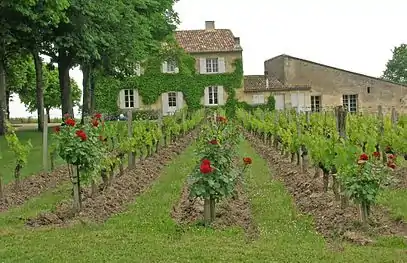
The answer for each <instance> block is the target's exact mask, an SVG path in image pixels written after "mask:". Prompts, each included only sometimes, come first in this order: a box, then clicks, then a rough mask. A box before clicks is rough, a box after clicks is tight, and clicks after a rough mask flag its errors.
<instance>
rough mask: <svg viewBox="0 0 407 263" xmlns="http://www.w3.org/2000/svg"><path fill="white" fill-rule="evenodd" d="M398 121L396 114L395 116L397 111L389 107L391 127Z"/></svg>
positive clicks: (395, 125)
mask: <svg viewBox="0 0 407 263" xmlns="http://www.w3.org/2000/svg"><path fill="white" fill-rule="evenodd" d="M397 123H398V116H397V111H396V108H395V107H392V108H391V124H392V125H393V129H395V128H396V127H397Z"/></svg>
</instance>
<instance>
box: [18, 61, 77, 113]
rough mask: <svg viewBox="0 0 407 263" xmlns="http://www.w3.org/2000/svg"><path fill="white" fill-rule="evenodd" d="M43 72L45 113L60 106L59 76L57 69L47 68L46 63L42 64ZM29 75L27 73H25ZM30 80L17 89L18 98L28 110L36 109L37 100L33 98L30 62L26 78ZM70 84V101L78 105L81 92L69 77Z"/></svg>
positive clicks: (33, 86) (33, 90) (32, 77)
mask: <svg viewBox="0 0 407 263" xmlns="http://www.w3.org/2000/svg"><path fill="white" fill-rule="evenodd" d="M43 72H44V108H45V109H46V111H47V113H49V111H50V110H51V109H60V108H61V93H60V91H59V78H58V70H56V69H49V67H48V66H47V65H44V66H43ZM27 75H29V74H27ZM27 79H29V80H31V81H27V82H26V83H25V86H24V88H22V89H20V90H18V91H17V94H18V95H19V97H20V100H21V102H22V103H24V105H25V106H26V107H27V110H28V111H29V112H34V111H36V110H37V101H36V99H35V94H36V88H35V70H34V65H33V64H31V72H30V76H29V77H28V78H27ZM70 85H71V89H72V99H73V101H72V103H73V105H74V106H79V103H80V100H81V95H82V92H81V90H80V88H79V86H78V84H77V83H76V81H75V80H74V79H72V78H71V80H70Z"/></svg>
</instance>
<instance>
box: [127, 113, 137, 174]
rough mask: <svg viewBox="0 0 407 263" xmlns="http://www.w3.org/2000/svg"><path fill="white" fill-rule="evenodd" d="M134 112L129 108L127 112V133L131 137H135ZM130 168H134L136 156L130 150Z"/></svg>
mask: <svg viewBox="0 0 407 263" xmlns="http://www.w3.org/2000/svg"><path fill="white" fill-rule="evenodd" d="M132 123H133V112H132V111H131V110H129V111H128V112H127V135H128V136H129V138H131V137H133V126H132ZM128 155H129V168H134V165H135V163H134V156H133V152H132V151H131V150H130V151H129V153H128Z"/></svg>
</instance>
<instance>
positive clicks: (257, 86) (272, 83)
mask: <svg viewBox="0 0 407 263" xmlns="http://www.w3.org/2000/svg"><path fill="white" fill-rule="evenodd" d="M268 82H269V84H268V87H267V82H266V78H265V77H264V75H246V76H244V91H246V92H250V91H251V92H254V91H273V90H274V89H280V90H281V89H284V88H285V87H284V85H283V84H282V83H281V82H280V81H279V80H278V79H277V78H276V77H274V76H269V77H268Z"/></svg>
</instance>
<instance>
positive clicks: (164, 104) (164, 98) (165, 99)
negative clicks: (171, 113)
mask: <svg viewBox="0 0 407 263" xmlns="http://www.w3.org/2000/svg"><path fill="white" fill-rule="evenodd" d="M161 104H162V106H161V107H162V109H163V115H165V116H166V115H167V114H168V93H167V92H165V93H163V94H161Z"/></svg>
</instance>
